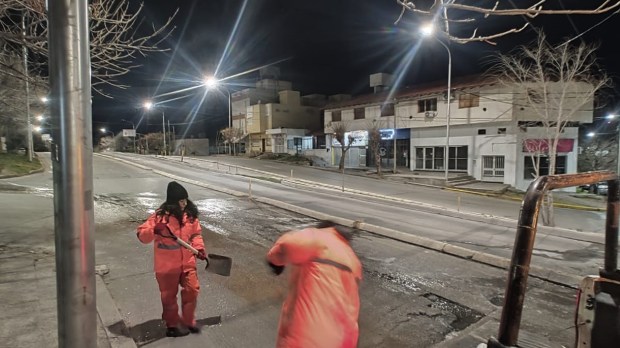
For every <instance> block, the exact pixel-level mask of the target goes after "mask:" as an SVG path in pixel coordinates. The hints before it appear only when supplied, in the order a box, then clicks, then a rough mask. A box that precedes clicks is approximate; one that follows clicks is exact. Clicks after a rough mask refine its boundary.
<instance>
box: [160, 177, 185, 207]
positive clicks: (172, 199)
mask: <svg viewBox="0 0 620 348" xmlns="http://www.w3.org/2000/svg"><path fill="white" fill-rule="evenodd" d="M187 197H189V196H188V194H187V190H186V189H185V188H184V187H183V186H181V184H179V183H178V182H176V181H171V182H169V183H168V189H167V190H166V203H168V204H177V203H179V201H180V200H182V199H187Z"/></svg>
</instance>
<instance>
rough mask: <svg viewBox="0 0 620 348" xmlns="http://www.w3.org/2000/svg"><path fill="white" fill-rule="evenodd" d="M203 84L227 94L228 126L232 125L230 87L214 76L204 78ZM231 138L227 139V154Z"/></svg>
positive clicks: (229, 149)
mask: <svg viewBox="0 0 620 348" xmlns="http://www.w3.org/2000/svg"><path fill="white" fill-rule="evenodd" d="M204 85H205V86H206V87H207V88H208V89H220V88H223V89H224V90H225V91H226V94H227V95H228V128H231V127H232V110H231V109H232V101H231V99H232V98H231V94H230V89H229V88H228V87H226V86H225V85H223V84H222V83H221V81H220V80H218V79H216V78H215V77H206V78H205V79H204ZM231 140H232V139H229V140H228V154H230V153H231V148H230V141H231Z"/></svg>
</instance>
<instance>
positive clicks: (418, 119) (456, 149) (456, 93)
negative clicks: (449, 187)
mask: <svg viewBox="0 0 620 348" xmlns="http://www.w3.org/2000/svg"><path fill="white" fill-rule="evenodd" d="M381 75H385V74H381ZM373 77H374V81H375V83H374V84H375V85H376V80H377V76H376V75H372V76H371V82H372V81H373ZM379 79H380V80H382V81H383V82H382V83H384V84H385V85H386V86H387V85H388V84H389V81H390V77H389V75H387V76H385V77H379ZM375 87H376V86H375ZM375 90H376V92H375V93H372V94H367V95H362V96H358V97H355V98H352V99H351V100H347V101H344V102H339V103H331V104H329V105H327V106H326V109H325V132H326V134H329V133H330V128H331V126H332V124H333V123H334V122H344V123H345V124H346V127H347V129H348V130H349V131H351V132H352V133H351V134H355V135H356V139H358V140H357V141H355V142H354V143H353V145H352V150H353V151H351V154H350V156H351V157H352V159H349V160H348V161H347V163H348V165H356V164H357V165H359V166H365V165H366V164H367V163H373V162H372V161H369V160H367V159H368V158H369V153H368V150H367V148H368V144H367V140H364V139H367V136H366V137H364V136H363V134H362V135H360V132H361V133H363V132H365V131H367V130H368V129H369V125H370V124H371V123H377V122H378V123H379V125H380V128H381V129H382V137H383V139H384V142H383V143H382V144H381V146H382V148H383V149H382V150H384V151H383V152H382V157H383V156H385V158H386V159H391V158H393V155H394V152H393V151H396V158H397V164H398V165H399V166H406V167H407V168H408V169H409V170H411V171H419V172H433V171H436V172H444V171H445V156H446V154H445V152H446V151H445V150H446V138H448V139H449V142H448V143H449V145H448V146H449V150H448V154H447V156H448V171H449V172H450V173H451V174H452V175H454V174H463V175H470V176H472V177H474V178H475V179H477V180H481V181H492V182H501V183H504V184H508V185H511V186H513V187H516V188H518V189H526V188H527V186H528V185H529V183H530V182H531V180H532V178H533V172H534V169H533V167H534V165H535V164H537V165H539V166H540V174H541V175H544V174H546V173H547V172H548V158H547V156H546V152H547V139H548V135H547V134H546V132H547V131H548V127H542V123H541V122H540V117H539V116H537V115H536V113H535V112H533V110H532V108H530V107H529V106H528V103H527V102H526V98H525V97H524V96H523V94H522V93H519V92H518V91H517V90H516V89H515V88H512V87H509V86H504V85H502V84H500V83H499V82H498V81H496V80H492V79H484V78H481V77H473V78H471V77H470V78H463V79H456V80H455V81H454V82H453V83H452V88H451V93H450V94H451V96H450V101H448V100H447V88H446V84H445V82H438V83H431V84H427V85H421V86H414V87H412V88H403V89H400V90H398V91H390V90H389V89H385V88H381V89H377V88H375ZM448 103H449V104H448ZM448 105H450V118H449V122H448V118H447V107H448ZM592 106H593V105H592V102H590V103H589V105H586V106H584V107H582V110H580V111H579V112H576V113H574V114H572V115H571V116H570V118H568V119H565V120H564V121H567V125H566V127H565V128H564V129H563V132H561V134H560V136H559V140H558V147H557V149H558V153H557V165H556V173H575V172H576V170H577V156H578V153H577V152H578V151H577V149H578V128H577V127H578V124H579V123H590V122H592V117H593V114H592ZM448 125H449V127H448ZM448 132H449V134H448ZM393 137H396V141H394V138H393ZM394 143H396V147H394V145H393V144H394ZM327 144H329V145H330V146H336V147H337V145H335V142H333V141H331V140H328V141H327ZM331 152H332V154H333V155H332V160H333V162H332V163H333V164H334V165H335V164H336V163H338V160H339V158H338V156H339V154H340V150H339V149H337V150H336V151H331ZM347 156H349V155H347ZM358 156H359V158H357V159H356V157H358Z"/></svg>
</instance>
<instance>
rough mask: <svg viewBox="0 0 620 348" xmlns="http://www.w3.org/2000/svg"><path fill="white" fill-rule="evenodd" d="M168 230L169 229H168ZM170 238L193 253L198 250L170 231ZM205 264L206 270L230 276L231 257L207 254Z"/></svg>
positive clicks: (195, 253)
mask: <svg viewBox="0 0 620 348" xmlns="http://www.w3.org/2000/svg"><path fill="white" fill-rule="evenodd" d="M168 232H170V230H168ZM170 236H171V237H172V239H174V240H175V241H176V242H177V243H178V244H179V245H180V246H182V247H184V248H185V249H187V250H189V251H191V252H192V253H193V254H194V255H198V250H196V248H194V247H193V246H191V245H189V244H188V243H187V242H186V241H184V240H182V239H179V238H178V237H177V236H175V235H174V234H173V233H170ZM205 261H207V265H206V266H205V270H206V271H207V272H211V273H215V274H218V275H221V276H224V277H228V276H230V269H231V268H232V258H230V257H228V256H223V255H217V254H208V255H207V259H206V260H205Z"/></svg>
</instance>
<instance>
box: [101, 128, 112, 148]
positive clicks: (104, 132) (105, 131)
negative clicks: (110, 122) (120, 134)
mask: <svg viewBox="0 0 620 348" xmlns="http://www.w3.org/2000/svg"><path fill="white" fill-rule="evenodd" d="M99 131H100V132H101V133H102V134H104V135H105V134H106V133H110V134H112V143H113V144H114V151H116V135H114V132H112V131H111V130H108V129H106V128H105V127H103V128H99Z"/></svg>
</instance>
